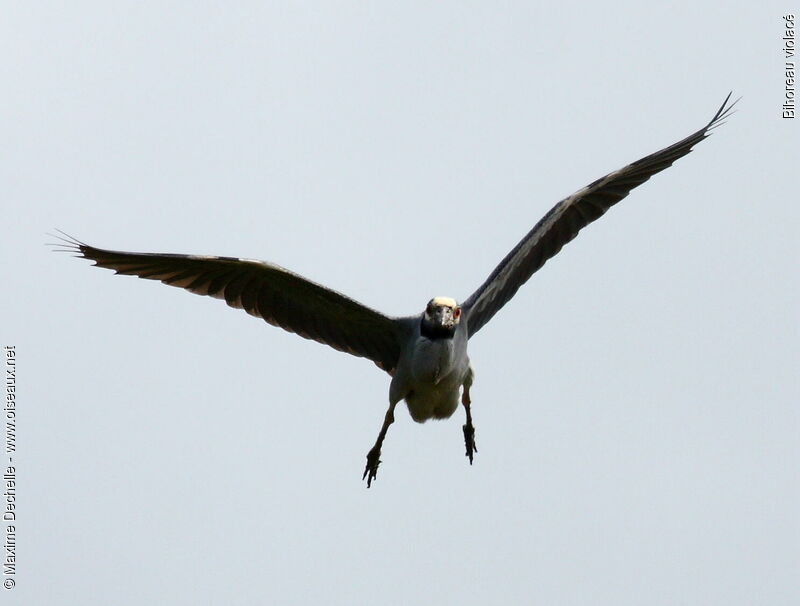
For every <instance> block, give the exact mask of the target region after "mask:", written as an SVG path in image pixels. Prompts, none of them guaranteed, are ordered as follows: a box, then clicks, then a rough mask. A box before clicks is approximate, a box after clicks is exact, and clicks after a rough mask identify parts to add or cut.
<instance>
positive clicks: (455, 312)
mask: <svg viewBox="0 0 800 606" xmlns="http://www.w3.org/2000/svg"><path fill="white" fill-rule="evenodd" d="M453 317H454V318H456V319H458V318H460V317H461V308H460V307H456V308H455V309H454V310H453Z"/></svg>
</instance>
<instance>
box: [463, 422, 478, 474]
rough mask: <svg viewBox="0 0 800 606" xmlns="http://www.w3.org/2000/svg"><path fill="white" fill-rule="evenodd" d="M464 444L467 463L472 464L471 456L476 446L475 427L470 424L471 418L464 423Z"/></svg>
mask: <svg viewBox="0 0 800 606" xmlns="http://www.w3.org/2000/svg"><path fill="white" fill-rule="evenodd" d="M464 444H465V445H466V447H467V456H468V457H469V464H470V465H472V457H473V455H474V454H475V453H476V452H478V447H477V446H475V428H474V427H473V426H472V419H470V420H469V421H467V423H466V424H465V425H464Z"/></svg>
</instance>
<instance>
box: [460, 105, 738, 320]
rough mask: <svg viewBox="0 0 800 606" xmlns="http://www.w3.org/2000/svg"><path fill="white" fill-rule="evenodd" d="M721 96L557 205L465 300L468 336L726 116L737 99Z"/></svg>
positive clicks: (721, 122) (686, 152)
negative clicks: (701, 115) (651, 148)
mask: <svg viewBox="0 0 800 606" xmlns="http://www.w3.org/2000/svg"><path fill="white" fill-rule="evenodd" d="M731 94H732V93H729V94H728V96H727V97H726V98H725V101H724V102H723V103H722V105H721V106H720V108H719V110H717V113H716V114H714V117H713V118H712V119H711V120H710V121H709V122H708V124H706V125H705V126H704V127H703V128H701V129H700V130H698V131H696V132H694V133H692V134H691V135H689V136H688V137H686V138H685V139H683V140H681V141H678V142H677V143H675V144H674V145H670V146H669V147H666V148H664V149H662V150H661V151H658V152H655V153H654V154H650V155H649V156H646V157H644V158H642V159H640V160H637V161H636V162H633V163H632V164H628V165H627V166H625V167H624V168H621V169H620V170H617V171H615V172H612V173H610V174H608V175H606V176H605V177H602V178H600V179H597V180H596V181H594V182H593V183H591V184H589V185H587V186H586V187H584V188H583V189H581V190H579V191H577V192H575V193H574V194H572V195H571V196H569V197H567V198H565V199H564V200H562V201H561V202H559V203H558V204H556V205H555V206H554V207H553V208H552V209H551V210H550V211H549V212H548V213H547V214H546V215H545V216H544V217H543V218H542V219H541V220H540V221H539V222H538V223H537V224H536V225H535V226H534V227H533V229H531V231H529V232H528V234H527V235H526V236H525V237H524V238H523V239H522V240H521V241H520V242H519V243H518V244H517V245H516V247H514V249H513V250H512V251H511V252H510V253H509V254H508V255H507V256H506V257H505V258H504V259H503V260H502V261H501V262H500V264H499V265H498V266H497V267H496V268H495V269H494V271H493V272H492V274H491V275H490V276H489V278H488V279H487V280H486V281H485V282H484V283H483V284H482V285H481V286H480V287H479V288H478V289H477V290H476V291H475V292H474V293H473V294H472V295H471V296H470V297H469V298H468V299H467V300H466V301H465V302H464V304H463V306H462V307H463V309H464V315H465V317H466V319H467V323H468V328H469V334H470V336H472V335H474V334H475V333H476V332H478V330H480V329H481V327H482V326H483V325H484V324H486V323H487V322H488V321H489V320H490V319H491V318H492V317H493V316H494V315H495V314H496V313H497V312H498V311H499V310H500V308H502V307H503V305H505V304H506V303H507V302H508V301H509V300H510V299H511V298H512V297H513V296H514V294H515V293H516V292H517V290H519V288H520V286H522V285H523V284H524V283H525V282H527V281H528V279H529V278H530V277H531V276H532V275H533V274H534V273H535V272H536V271H537V270H539V269H540V268H541V267H542V266H543V265H544V264H545V262H546V261H547V260H548V259H550V258H551V257H553V256H554V255H556V254H557V253H558V252H559V251H560V250H561V248H562V247H563V246H564V245H565V244H566V243H567V242H569V241H570V240H572V239H573V238H574V237H575V236H577V235H578V232H579V231H580V230H581V229H582V228H584V227H585V226H587V225H588V224H589V223H591V222H593V221H595V220H596V219H598V218H600V217H601V216H602V215H603V214H605V212H606V211H607V210H608V209H609V208H611V207H612V206H614V205H615V204H616V203H617V202H619V201H620V200H622V199H623V198H624V197H625V196H627V195H628V194H629V193H630V191H631V190H632V189H633V188H634V187H637V186H639V185H641V184H642V183H644V182H645V181H647V180H648V179H649V178H650V177H652V176H653V175H655V174H656V173H658V172H661V171H662V170H664V169H665V168H668V167H669V166H671V165H672V163H673V162H675V161H676V160H678V159H679V158H682V157H683V156H685V155H686V154H688V153H689V152H690V151H692V147H694V146H695V145H696V144H697V143H699V142H700V141H702V140H703V139H705V138H706V137H707V136H708V135H709V134H710V131H712V130H713V129H714V128H716V127H718V126H720V125H722V124H723V122H724V120H725V119H726V118H728V117H730V116H731V114H732V110H733V107H734V105H736V103H738V101H739V100H738V99H737V100H736V101H734V102H733V103H731V104H730V105H729V104H728V101H729V100H730V98H731Z"/></svg>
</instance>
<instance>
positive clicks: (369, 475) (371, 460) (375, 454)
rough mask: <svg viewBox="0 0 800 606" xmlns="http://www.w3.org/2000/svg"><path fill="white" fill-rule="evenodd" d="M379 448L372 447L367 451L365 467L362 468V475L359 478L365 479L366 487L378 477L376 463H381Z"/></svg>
mask: <svg viewBox="0 0 800 606" xmlns="http://www.w3.org/2000/svg"><path fill="white" fill-rule="evenodd" d="M380 457H381V449H380V448H378V447H373V448H372V450H370V451H369V452H368V453H367V467H366V468H365V469H364V475H363V476H361V479H362V480H364V479H366V480H367V488H369V487H370V486H372V480H374V479H375V478H377V477H378V465H380V464H381V458H380Z"/></svg>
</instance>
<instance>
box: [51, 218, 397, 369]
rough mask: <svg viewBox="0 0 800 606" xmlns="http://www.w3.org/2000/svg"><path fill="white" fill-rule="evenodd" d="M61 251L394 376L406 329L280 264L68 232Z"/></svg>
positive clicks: (394, 319)
mask: <svg viewBox="0 0 800 606" xmlns="http://www.w3.org/2000/svg"><path fill="white" fill-rule="evenodd" d="M59 233H61V234H62V235H61V236H55V237H57V238H59V239H60V240H61V242H60V243H58V244H55V246H58V247H60V250H61V251H63V252H72V253H76V256H78V257H81V258H84V259H88V260H90V261H94V265H96V266H97V267H102V268H105V269H111V270H114V271H115V272H116V273H117V274H124V275H132V276H138V277H140V278H144V279H147V280H159V281H161V282H163V283H164V284H167V285H169V286H176V287H179V288H183V289H185V290H188V291H190V292H192V293H194V294H198V295H207V296H211V297H215V298H217V299H223V300H224V301H225V302H226V303H227V304H228V305H229V306H231V307H234V308H238V309H244V310H245V311H246V312H247V313H249V314H250V315H252V316H256V317H258V318H262V319H263V320H265V321H266V322H268V323H270V324H272V325H273V326H278V327H280V328H283V329H284V330H287V331H289V332H293V333H295V334H298V335H300V336H301V337H304V338H306V339H312V340H314V341H317V342H319V343H324V344H325V345H329V346H330V347H333V348H334V349H337V350H339V351H343V352H346V353H349V354H352V355H354V356H360V357H364V358H368V359H370V360H372V361H373V362H375V363H376V364H377V365H378V366H379V367H380V368H382V369H383V370H385V371H387V372H389V373H390V374H391V373H392V372H393V371H394V368H395V367H396V366H397V362H398V360H399V357H400V349H401V347H402V343H403V338H404V324H403V322H402V320H400V319H398V318H390V317H388V316H385V315H383V314H382V313H380V312H378V311H375V310H373V309H370V308H368V307H366V306H364V305H362V304H360V303H358V302H357V301H354V300H353V299H350V298H349V297H346V296H345V295H342V294H340V293H338V292H336V291H333V290H331V289H329V288H326V287H324V286H321V285H319V284H316V283H314V282H312V281H310V280H307V279H306V278H304V277H302V276H299V275H297V274H295V273H292V272H290V271H289V270H286V269H284V268H282V267H279V266H278V265H274V264H271V263H266V262H263V261H256V260H251V259H238V258H235V257H213V256H196V255H179V254H157V253H132V252H123V251H115V250H105V249H102V248H95V247H94V246H90V245H88V244H86V243H84V242H81V241H79V240H77V239H75V238H73V237H71V236H68V235H67V234H65V233H63V232H59Z"/></svg>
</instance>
